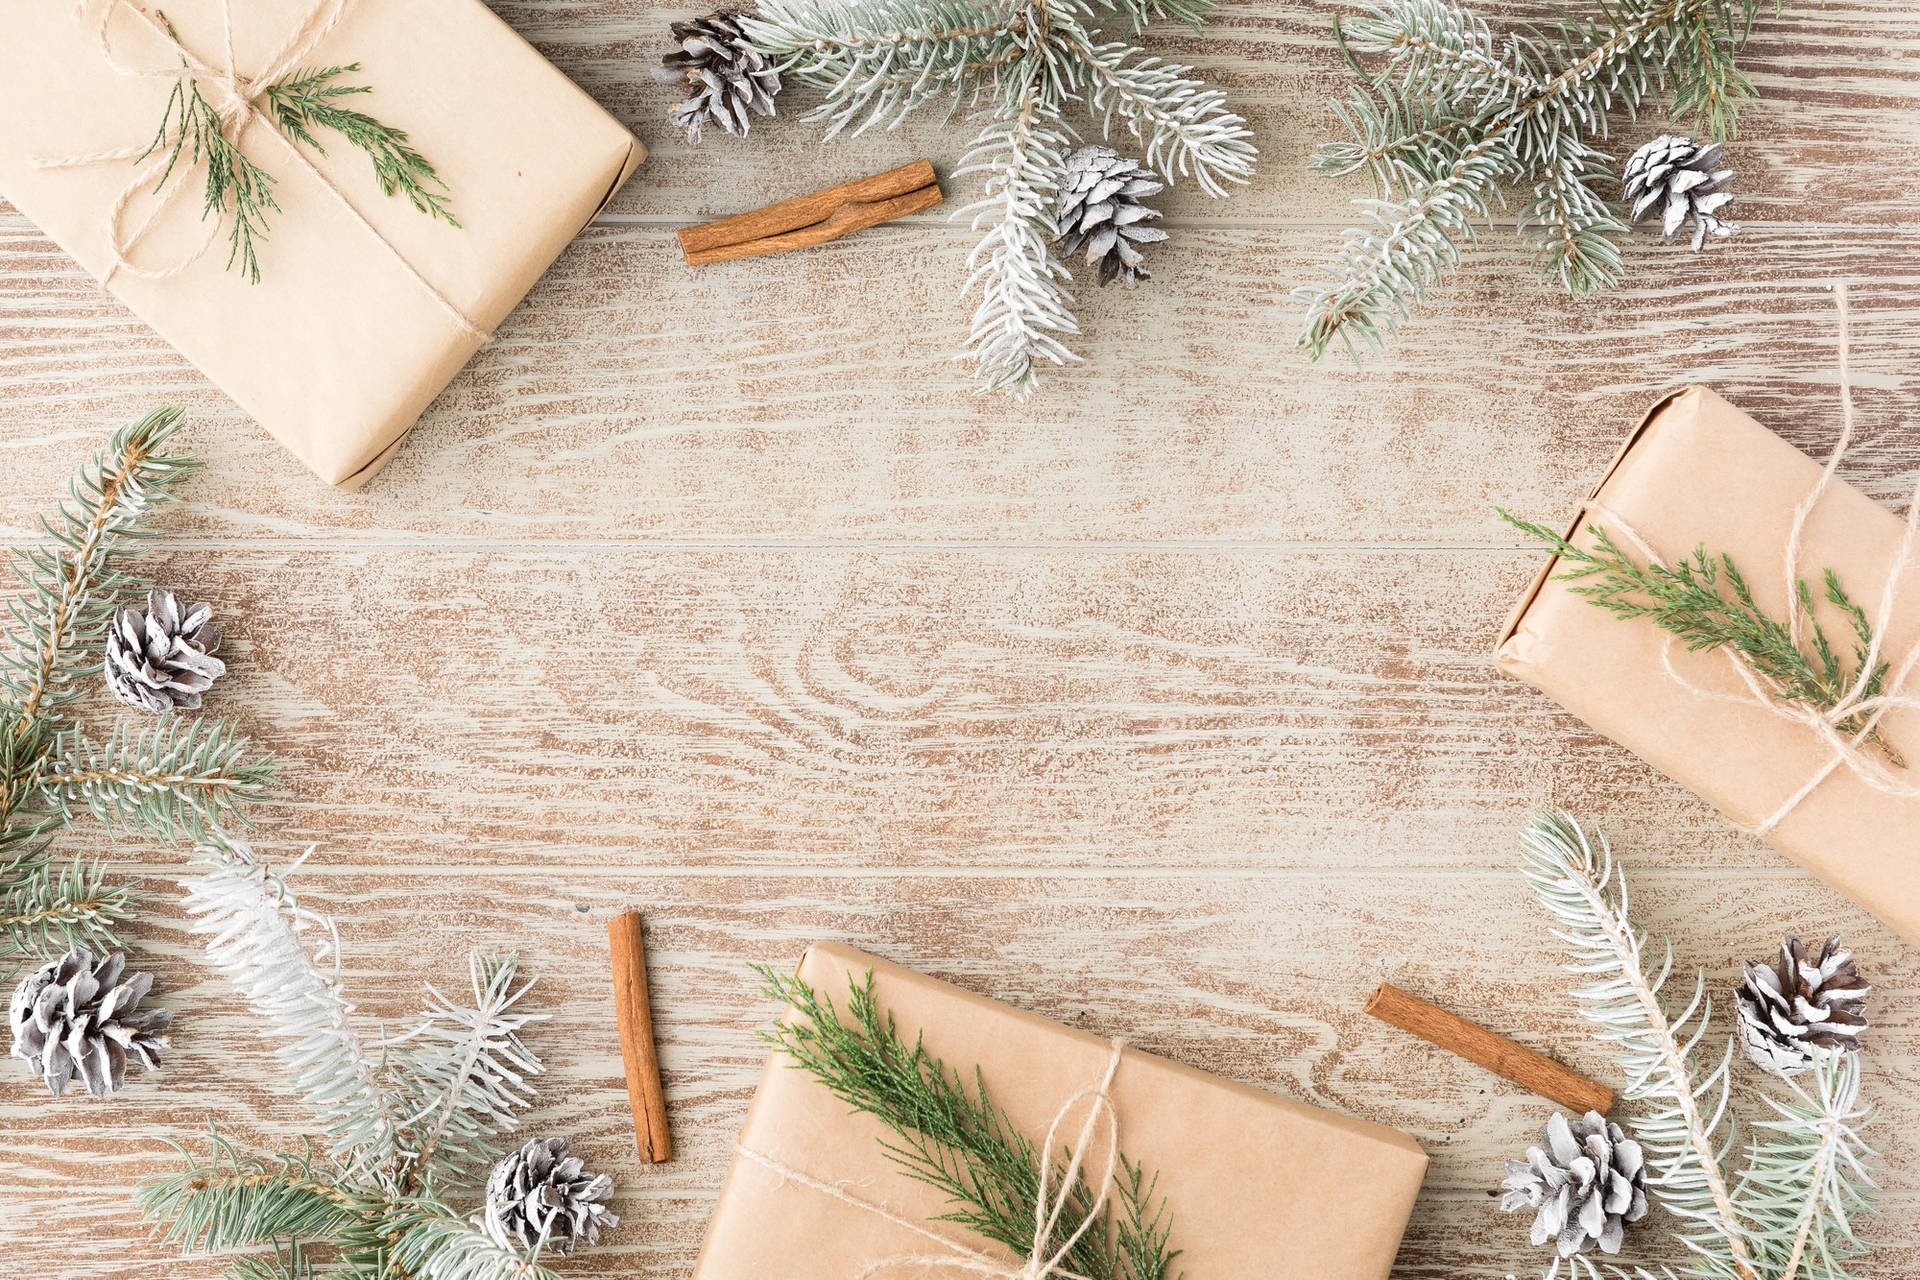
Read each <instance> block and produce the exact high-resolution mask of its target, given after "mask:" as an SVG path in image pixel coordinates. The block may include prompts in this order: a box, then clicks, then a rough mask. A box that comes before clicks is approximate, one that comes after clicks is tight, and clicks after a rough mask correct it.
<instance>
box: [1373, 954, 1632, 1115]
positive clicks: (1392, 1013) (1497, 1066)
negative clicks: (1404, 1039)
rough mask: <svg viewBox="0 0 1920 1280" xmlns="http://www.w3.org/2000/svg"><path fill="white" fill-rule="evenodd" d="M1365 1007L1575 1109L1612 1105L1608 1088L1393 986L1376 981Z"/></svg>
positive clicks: (1603, 1111)
mask: <svg viewBox="0 0 1920 1280" xmlns="http://www.w3.org/2000/svg"><path fill="white" fill-rule="evenodd" d="M1366 1011H1367V1012H1368V1013H1370V1014H1372V1015H1373V1016H1374V1017H1376V1018H1378V1019H1380V1020H1381V1021H1382V1022H1389V1023H1392V1024H1393V1025H1394V1026H1396V1027H1399V1028H1400V1029H1401V1030H1402V1031H1411V1032H1412V1033H1413V1034H1414V1035H1417V1036H1419V1037H1420V1038H1421V1039H1422V1040H1427V1041H1430V1042H1432V1043H1433V1044H1437V1045H1439V1046H1440V1047H1441V1048H1442V1049H1449V1050H1452V1051H1453V1052H1454V1053H1457V1054H1459V1055H1460V1056H1461V1057H1463V1058H1465V1059H1466V1060H1467V1061H1469V1062H1474V1063H1478V1064H1479V1065H1481V1066H1483V1067H1485V1068H1486V1069H1487V1070H1489V1071H1491V1072H1493V1073H1494V1074H1495V1075H1499V1076H1504V1077H1505V1078H1507V1079H1508V1080H1511V1081H1513V1082H1514V1083H1515V1084H1517V1085H1521V1086H1523V1087H1524V1088H1527V1089H1531V1090H1533V1092H1535V1093H1537V1094H1539V1095H1541V1096H1542V1097H1544V1098H1550V1099H1552V1100H1553V1101H1555V1102H1557V1103H1559V1104H1560V1105H1561V1106H1563V1107H1571V1108H1572V1109H1573V1110H1574V1111H1575V1112H1577V1113H1580V1114H1585V1113H1586V1112H1588V1111H1598V1112H1599V1113H1600V1114H1601V1115H1605V1114H1607V1112H1608V1111H1610V1110H1612V1108H1613V1091H1612V1090H1611V1089H1608V1088H1607V1087H1606V1086H1605V1085H1602V1084H1598V1083H1596V1082H1595V1081H1592V1080H1589V1079H1587V1077H1585V1076H1583V1075H1581V1074H1580V1073H1579V1072H1577V1071H1575V1070H1573V1069H1572V1068H1571V1067H1566V1066H1563V1065H1561V1064H1560V1063H1558V1062H1555V1061H1554V1060H1553V1059H1552V1058H1549V1057H1547V1056H1546V1055H1545V1054H1541V1053H1535V1052H1534V1051H1533V1050H1531V1049H1529V1048H1527V1047H1526V1046H1525V1045H1522V1044H1517V1043H1515V1042H1514V1041H1512V1040H1509V1039H1507V1038H1506V1037H1505V1036H1502V1035H1495V1034H1494V1033H1493V1032H1491V1031H1488V1030H1487V1029H1486V1028H1485V1027H1482V1026H1479V1025H1477V1024H1476V1023H1472V1022H1468V1021H1467V1020H1466V1019H1465V1018H1462V1017H1458V1016H1456V1015H1454V1014H1451V1013H1448V1012H1447V1011H1446V1010H1445V1009H1441V1008H1437V1007H1435V1006H1434V1005H1430V1004H1428V1003H1427V1002H1426V1001H1425V1000H1421V999H1419V998H1418V997H1416V996H1410V995H1408V994H1407V993H1406V992H1404V991H1402V990H1400V989H1399V988H1398V987H1394V986H1390V985H1388V984H1387V983H1384V982H1383V983H1381V984H1380V987H1379V990H1377V991H1375V992H1374V993H1373V994H1372V995H1371V996H1369V997H1368V998H1367V1005H1366Z"/></svg>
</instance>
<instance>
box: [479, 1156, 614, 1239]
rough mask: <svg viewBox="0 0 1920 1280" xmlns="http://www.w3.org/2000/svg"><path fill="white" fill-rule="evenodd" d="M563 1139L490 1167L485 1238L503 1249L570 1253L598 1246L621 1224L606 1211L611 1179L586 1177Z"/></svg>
mask: <svg viewBox="0 0 1920 1280" xmlns="http://www.w3.org/2000/svg"><path fill="white" fill-rule="evenodd" d="M568 1151H569V1144H568V1142H567V1140H566V1139H565V1138H546V1139H541V1138H535V1139H534V1140H533V1141H531V1142H529V1143H527V1145H526V1146H524V1147H521V1148H520V1149H519V1150H518V1151H516V1152H514V1153H513V1154H512V1155H510V1156H507V1157H505V1158H504V1159H502V1160H501V1161H500V1163H498V1164H496V1165H494V1166H493V1173H492V1174H491V1175H489V1176H488V1178H487V1208H486V1228H487V1234H488V1235H490V1236H492V1237H493V1238H494V1240H495V1241H497V1242H498V1243H499V1244H500V1245H501V1246H502V1247H504V1248H513V1247H515V1246H516V1245H517V1246H518V1247H519V1248H521V1249H525V1250H529V1251H531V1250H533V1249H550V1250H553V1251H554V1252H556V1253H570V1252H572V1251H573V1249H574V1248H575V1246H577V1245H579V1244H580V1243H581V1242H583V1241H584V1242H585V1243H587V1244H597V1243H598V1242H599V1240H600V1228H602V1227H614V1226H618V1225H619V1224H620V1219H619V1218H618V1217H616V1216H615V1215H614V1213H613V1212H612V1210H610V1209H608V1208H607V1200H608V1199H609V1198H611V1197H612V1195H613V1179H612V1178H609V1177H608V1176H607V1175H606V1174H604V1173H602V1174H589V1173H587V1172H586V1166H585V1164H584V1163H583V1162H582V1161H581V1159H580V1157H579V1156H576V1155H570V1154H568Z"/></svg>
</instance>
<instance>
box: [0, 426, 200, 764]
mask: <svg viewBox="0 0 1920 1280" xmlns="http://www.w3.org/2000/svg"><path fill="white" fill-rule="evenodd" d="M183 416H184V414H183V411H182V410H180V409H156V410H155V411H154V412H152V413H149V414H148V415H147V416H146V417H144V418H142V419H140V420H139V421H138V422H135V423H133V424H132V425H130V426H126V427H122V428H121V429H120V430H118V431H116V432H114V434H113V438H112V439H111V440H110V441H109V442H108V444H107V447H106V448H105V449H104V450H103V451H101V453H100V454H99V455H97V456H96V457H95V458H94V459H93V461H92V462H90V463H89V464H87V465H86V466H85V467H83V468H82V469H81V471H80V473H79V474H78V475H76V476H75V477H74V479H73V481H72V484H71V485H70V487H69V498H68V500H67V501H66V502H63V503H61V504H60V506H59V508H58V509H57V510H56V512H55V513H54V515H53V516H52V517H51V518H43V519H42V520H41V527H42V528H43V529H44V530H45V532H46V535H47V538H48V540H49V541H48V545H46V546H44V547H37V548H30V549H27V550H22V551H16V552H15V553H14V573H15V575H16V577H17V578H18V579H19V582H20V585H21V586H22V588H24V591H23V593H22V594H21V595H19V596H17V597H15V598H13V599H11V600H9V601H8V605H7V607H8V611H9V612H10V613H11V615H12V618H13V622H14V624H15V625H14V630H13V631H12V633H11V635H10V636H9V639H10V641H11V645H10V652H7V653H5V655H4V657H0V689H4V691H5V693H6V694H7V695H8V699H9V701H10V702H11V703H12V707H11V710H12V712H13V714H14V716H15V717H16V720H15V728H16V732H17V731H19V729H20V727H21V726H26V725H32V724H34V723H36V722H37V721H39V720H40V719H41V718H42V717H45V716H49V715H52V714H54V713H56V712H57V711H58V710H59V709H60V708H61V707H63V706H65V705H66V704H67V703H70V702H72V701H73V700H74V699H75V698H77V697H79V696H80V693H81V692H82V689H83V686H82V685H81V684H80V683H79V682H80V681H81V680H82V679H83V678H84V677H86V676H90V675H92V674H94V673H95V672H97V671H98V670H99V667H100V664H99V659H98V657H97V654H96V652H95V648H96V643H95V642H96V641H97V640H98V639H99V637H100V635H101V634H102V633H104V631H105V629H106V625H107V622H108V621H109V620H110V619H111V618H112V616H113V610H114V606H115V604H116V603H117V602H118V600H119V599H120V598H121V596H122V595H124V594H126V593H128V592H131V591H133V590H135V589H140V590H144V589H145V587H146V584H145V583H144V582H143V581H141V580H140V579H138V578H135V577H133V576H132V575H130V574H127V573H125V572H123V571H121V570H119V569H117V568H114V567H113V566H112V564H111V562H110V561H111V557H113V556H114V555H116V554H120V555H125V554H128V553H130V552H132V551H134V550H136V549H137V548H138V545H139V540H140V539H142V538H145V537H147V536H149V535H147V534H146V532H145V531H144V530H143V529H142V528H141V523H142V521H143V520H144V519H145V518H146V517H147V516H148V515H149V514H151V512H152V511H153V509H154V508H155V507H157V506H159V505H160V504H161V503H163V502H166V501H169V500H171V499H172V498H174V497H175V496H177V495H176V493H175V490H176V489H178V487H179V486H180V484H181V483H182V482H183V481H185V480H186V478H187V477H188V476H190V475H192V474H193V472H194V471H196V470H197V469H198V468H199V465H200V464H199V463H198V461H196V460H194V459H192V458H188V457H185V456H183V455H178V454H169V453H167V452H166V451H165V450H166V447H167V444H168V442H169V441H170V440H171V438H172V436H173V434H174V432H175V431H177V430H178V429H179V427H180V423H181V419H182V417H183Z"/></svg>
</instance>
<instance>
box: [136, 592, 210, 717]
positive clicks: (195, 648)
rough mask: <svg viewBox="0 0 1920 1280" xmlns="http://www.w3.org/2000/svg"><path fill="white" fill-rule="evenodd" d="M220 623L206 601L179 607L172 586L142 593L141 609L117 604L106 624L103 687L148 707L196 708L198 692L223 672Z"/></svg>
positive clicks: (198, 697)
mask: <svg viewBox="0 0 1920 1280" xmlns="http://www.w3.org/2000/svg"><path fill="white" fill-rule="evenodd" d="M219 651H220V629H219V628H218V627H216V626H214V625H213V606H212V605H210V604H207V603H206V602H205V601H202V602H200V603H199V604H196V605H193V606H191V607H183V606H182V605H181V604H180V601H179V600H177V599H176V598H175V597H174V594H173V592H171V591H162V590H161V589H160V588H158V587H155V588H154V589H153V590H152V591H149V592H148V593H147V607H146V610H145V612H142V611H141V610H139V609H133V608H128V607H126V606H125V605H122V606H121V607H120V608H119V609H117V610H115V611H114V615H113V623H112V625H111V626H109V627H108V628H107V652H106V673H107V688H108V689H109V690H110V691H111V692H112V693H113V696H114V697H116V698H118V699H120V701H122V702H125V703H129V704H131V705H133V706H136V707H140V708H142V709H144V710H147V711H153V712H161V711H173V710H176V709H178V710H184V711H197V710H198V709H199V707H200V695H201V694H203V693H205V692H206V691H207V690H208V689H210V688H212V687H213V682H214V681H215V680H218V679H219V678H220V677H221V676H223V675H225V674H226V673H227V664H226V663H224V662H222V661H220V659H218V658H216V657H214V656H213V655H214V654H216V653H218V652H219Z"/></svg>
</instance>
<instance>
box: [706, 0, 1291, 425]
mask: <svg viewBox="0 0 1920 1280" xmlns="http://www.w3.org/2000/svg"><path fill="white" fill-rule="evenodd" d="M1211 10H1212V0H762V3H761V4H760V5H759V8H758V9H757V11H755V12H752V13H748V14H744V15H742V16H741V17H740V19H739V24H740V28H741V30H742V31H743V32H745V33H746V37H747V39H748V41H749V42H750V43H751V45H752V47H753V50H754V51H755V52H756V53H757V54H759V55H762V56H764V57H766V58H769V59H771V60H772V61H773V62H774V63H775V64H776V65H777V66H778V67H779V70H780V73H781V75H782V76H784V77H787V78H789V79H791V80H793V81H795V82H796V83H799V84H803V85H806V86H808V87H810V88H812V89H815V90H817V91H819V92H820V93H821V94H823V95H824V97H823V99H822V101H821V102H820V103H818V104H817V105H816V106H814V107H813V108H812V109H811V110H809V111H808V112H806V118H808V119H816V120H825V121H827V122H828V125H829V128H828V133H827V136H828V137H830V138H831V137H833V136H835V135H837V134H839V133H841V132H842V131H843V130H851V131H852V132H855V133H857V132H859V131H860V130H862V129H865V128H867V127H869V126H872V125H875V124H882V123H884V124H885V125H886V126H887V127H889V128H891V127H893V126H895V125H897V124H899V123H900V122H901V121H902V120H903V119H904V118H905V117H906V116H907V115H908V114H909V113H911V112H912V111H913V110H915V109H916V108H918V107H920V106H923V105H926V104H928V103H931V102H933V101H935V100H937V99H941V98H945V99H946V100H947V101H948V111H949V114H955V113H963V112H964V113H970V114H973V115H975V116H977V117H983V118H984V121H983V127H982V129H981V131H980V133H979V135H978V136H977V137H976V138H975V139H974V141H973V144H972V146H971V147H970V148H969V150H968V151H967V153H966V155H965V156H964V157H963V158H962V160H961V163H960V166H959V168H958V169H956V170H955V174H954V176H956V177H961V176H966V175H970V174H978V175H981V177H982V188H983V189H982V192H981V198H980V199H979V200H976V201H973V202H971V203H969V204H967V205H966V206H965V207H964V208H962V209H961V210H960V212H959V214H958V215H956V216H961V217H967V218H969V219H971V220H972V223H973V227H974V229H975V230H976V231H979V232H981V233H982V238H981V240H980V242H979V243H978V244H977V245H976V246H975V248H974V249H973V251H972V252H971V253H970V254H969V255H968V257H967V282H966V285H965V288H964V289H963V290H962V293H963V296H964V295H966V294H970V293H972V292H973V291H974V290H976V289H977V290H979V303H978V305H977V307H976V309H975V311H974V316H973V323H972V327H971V330H970V336H969V340H968V349H967V350H966V351H965V352H964V353H962V355H961V356H960V357H959V358H960V359H962V360H965V361H967V362H969V363H970V364H971V365H972V366H973V367H974V369H975V372H976V374H977V375H978V379H979V383H980V387H981V390H983V391H1004V392H1008V393H1010V394H1012V395H1014V396H1016V397H1020V398H1024V397H1025V396H1027V395H1029V394H1031V393H1032V391H1033V390H1034V387H1035V383H1036V379H1037V377H1038V374H1039V371H1040V369H1041V367H1042V366H1044V365H1047V364H1056V365H1058V364H1066V363H1068V362H1070V361H1074V360H1076V359H1078V357H1077V356H1075V355H1074V353H1073V351H1072V350H1071V348H1070V347H1069V346H1068V341H1069V340H1070V339H1071V338H1073V337H1074V336H1076V335H1077V334H1078V333H1079V326H1078V324H1077V323H1076V322H1075V320H1074V316H1073V306H1072V304H1073V296H1072V294H1071V293H1070V292H1069V291H1068V287H1067V285H1068V281H1069V279H1070V277H1071V273H1070V271H1069V269H1068V267H1067V266H1066V264H1065V263H1063V262H1062V261H1061V260H1060V259H1059V257H1058V256H1057V255H1056V254H1055V253H1054V251H1053V246H1054V242H1055V241H1056V240H1057V239H1058V238H1059V228H1058V227H1056V226H1055V219H1054V199H1053V198H1054V195H1055V193H1056V191H1057V190H1058V188H1059V185H1060V181H1061V178H1062V176H1063V174H1064V171H1065V166H1066V155H1067V152H1068V151H1069V150H1070V149H1071V147H1072V145H1073V139H1074V132H1073V129H1072V127H1071V126H1070V125H1069V124H1068V123H1067V121H1066V112H1067V110H1068V108H1069V107H1071V106H1074V105H1075V104H1078V105H1079V106H1080V107H1081V108H1082V109H1083V110H1085V112H1086V113H1087V114H1088V115H1089V116H1090V117H1091V118H1092V120H1093V121H1094V122H1095V123H1096V124H1097V125H1098V127H1099V129H1100V131H1101V133H1102V134H1103V135H1104V136H1112V135H1114V134H1116V133H1120V132H1124V133H1127V134H1131V135H1132V136H1133V137H1134V138H1136V139H1138V140H1139V142H1140V143H1141V145H1142V146H1143V147H1144V148H1145V152H1146V154H1145V164H1146V166H1147V167H1149V168H1152V169H1155V170H1158V171H1159V173H1160V174H1161V175H1162V176H1164V177H1166V178H1167V179H1168V180H1169V181H1172V180H1174V179H1176V178H1182V177H1186V178H1191V179H1192V180H1193V181H1194V182H1195V184H1196V185H1198V186H1199V187H1200V189H1201V190H1202V191H1204V192H1206V193H1207V194H1208V195H1210V196H1224V195H1226V194H1227V193H1228V191H1229V190H1230V189H1231V188H1232V187H1233V186H1235V185H1238V184H1241V183H1244V182H1246V181H1247V180H1248V179H1249V178H1250V177H1251V176H1252V173H1253V166H1254V161H1255V158H1256V152H1255V149H1254V145H1253V135H1252V131H1251V130H1250V129H1249V128H1248V127H1247V123H1246V121H1245V120H1243V119H1241V117H1240V116H1238V115H1236V114H1235V113H1234V112H1232V111H1231V110H1229V109H1228V107H1227V103H1226V98H1225V95H1224V94H1222V93H1221V92H1220V91H1219V90H1218V89H1214V88H1211V87H1209V86H1207V85H1206V84H1204V83H1202V82H1201V81H1199V80H1198V79H1195V78H1194V77H1193V76H1192V75H1191V74H1190V73H1191V71H1192V68H1190V67H1185V66H1179V65H1174V64H1169V63H1165V62H1162V61H1160V60H1159V59H1157V58H1154V57H1150V56H1148V55H1147V54H1146V52H1145V51H1144V50H1143V49H1141V48H1139V47H1137V46H1136V45H1134V44H1132V43H1131V42H1130V41H1125V40H1120V41H1114V40H1107V39H1106V38H1105V37H1104V36H1103V34H1102V29H1103V25H1106V24H1109V23H1110V22H1111V20H1113V19H1118V20H1119V21H1120V22H1121V23H1123V24H1124V25H1125V26H1126V27H1127V28H1128V29H1129V32H1130V34H1134V35H1137V34H1138V33H1139V32H1140V31H1141V29H1143V28H1144V27H1145V26H1146V25H1147V24H1148V23H1149V22H1151V21H1155V20H1158V19H1162V18H1170V19H1174V20H1177V21H1181V22H1185V23H1188V24H1189V25H1191V26H1193V27H1196V28H1198V27H1199V26H1200V25H1201V24H1202V23H1204V21H1205V20H1206V17H1207V14H1208V13H1209V12H1211Z"/></svg>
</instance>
